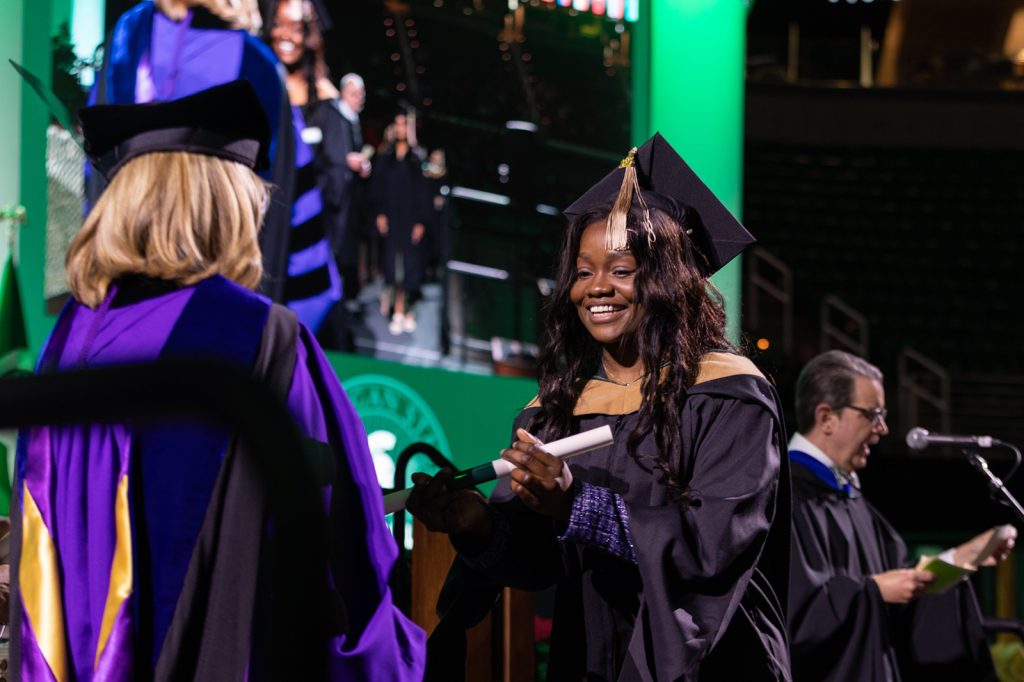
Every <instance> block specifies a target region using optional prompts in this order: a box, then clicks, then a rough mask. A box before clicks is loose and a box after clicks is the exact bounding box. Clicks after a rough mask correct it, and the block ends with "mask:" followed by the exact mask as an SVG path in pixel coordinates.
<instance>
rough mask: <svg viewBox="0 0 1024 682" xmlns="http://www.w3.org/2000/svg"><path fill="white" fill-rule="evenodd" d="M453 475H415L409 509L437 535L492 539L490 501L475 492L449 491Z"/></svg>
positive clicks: (440, 472)
mask: <svg viewBox="0 0 1024 682" xmlns="http://www.w3.org/2000/svg"><path fill="white" fill-rule="evenodd" d="M451 476H452V472H450V471H447V470H444V471H439V472H438V473H437V475H436V476H433V477H430V476H427V475H426V474H422V473H415V474H413V475H412V482H413V489H412V492H411V493H410V494H409V500H408V501H407V502H406V505H405V508H406V509H408V510H409V513H411V514H412V515H413V516H415V517H416V518H417V519H419V520H420V521H422V522H423V524H424V525H425V526H426V527H427V529H428V530H431V531H433V532H435V533H448V534H458V533H469V534H470V535H475V536H477V537H480V538H486V537H488V536H490V534H491V515H490V513H489V512H488V511H487V502H486V501H485V500H484V498H483V496H482V495H481V494H480V493H478V492H477V491H475V490H453V491H449V490H446V489H445V487H444V484H445V481H447V480H448V479H449V478H451Z"/></svg>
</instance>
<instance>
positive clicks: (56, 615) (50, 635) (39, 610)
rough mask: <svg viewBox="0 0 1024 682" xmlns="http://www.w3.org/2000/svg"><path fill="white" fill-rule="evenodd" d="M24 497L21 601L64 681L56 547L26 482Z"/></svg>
mask: <svg viewBox="0 0 1024 682" xmlns="http://www.w3.org/2000/svg"><path fill="white" fill-rule="evenodd" d="M22 499H23V505H24V511H23V516H22V519H21V533H22V536H21V537H22V548H21V562H20V563H19V565H18V578H19V580H20V583H21V584H20V585H19V589H20V590H21V603H22V605H23V608H24V609H25V615H26V617H27V618H28V621H29V624H30V625H31V626H32V631H33V632H34V633H35V636H36V641H37V643H38V644H39V651H40V653H42V655H43V658H44V659H45V660H46V663H47V665H49V666H50V672H52V673H53V677H54V679H55V680H56V681H57V682H64V680H67V679H68V667H67V666H68V664H67V643H66V640H65V637H64V606H63V603H62V600H61V586H60V574H59V573H58V571H57V548H56V546H55V545H54V543H53V538H52V537H51V536H50V531H49V529H48V528H47V527H46V523H45V521H43V515H42V513H40V511H39V507H38V506H37V505H36V501H35V499H34V498H33V497H32V492H31V491H30V490H29V488H28V485H27V484H25V485H23V487H22Z"/></svg>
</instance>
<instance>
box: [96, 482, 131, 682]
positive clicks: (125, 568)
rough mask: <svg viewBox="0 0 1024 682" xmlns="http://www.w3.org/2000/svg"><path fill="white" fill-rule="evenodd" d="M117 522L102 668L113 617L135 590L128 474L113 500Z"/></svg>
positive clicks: (102, 631)
mask: <svg viewBox="0 0 1024 682" xmlns="http://www.w3.org/2000/svg"><path fill="white" fill-rule="evenodd" d="M114 523H115V524H116V525H115V532H116V536H115V537H116V539H115V541H114V559H113V561H111V564H110V586H109V587H108V588H107V603H106V605H105V606H104V607H103V624H102V625H101V627H100V638H99V641H98V642H97V643H96V661H95V664H94V665H95V667H96V668H99V665H100V656H101V655H102V654H103V650H104V649H105V648H106V646H107V642H108V641H109V639H110V633H111V631H112V630H113V629H114V620H115V619H116V618H117V614H118V612H120V611H121V607H122V606H123V605H124V603H125V602H126V601H127V600H128V597H130V596H131V594H132V584H133V583H132V580H133V578H132V529H131V516H130V515H129V510H128V476H127V474H125V475H122V476H121V480H120V481H118V483H117V493H116V497H115V501H114Z"/></svg>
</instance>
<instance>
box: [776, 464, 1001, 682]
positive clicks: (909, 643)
mask: <svg viewBox="0 0 1024 682" xmlns="http://www.w3.org/2000/svg"><path fill="white" fill-rule="evenodd" d="M791 470H792V476H793V538H792V561H791V562H790V566H791V580H790V592H789V627H790V638H791V643H792V655H793V679H794V680H797V681H798V682H799V681H807V682H827V681H830V680H835V681H837V682H839V681H851V682H853V681H856V682H861V681H863V682H875V681H877V682H884V681H885V680H893V681H898V680H904V681H906V680H918V679H921V680H924V679H929V680H938V679H942V680H972V681H974V680H994V679H995V672H994V669H993V666H992V659H991V656H990V655H989V654H988V649H987V645H986V643H985V636H984V632H983V631H982V629H981V621H980V612H979V609H978V604H977V600H976V599H975V596H974V592H973V590H972V589H971V586H970V583H969V582H965V583H962V584H960V585H959V586H958V587H956V588H954V589H952V590H950V591H949V592H947V593H945V594H942V595H933V596H925V597H922V598H920V599H918V600H916V601H915V602H914V603H912V604H910V605H908V606H894V605H887V604H886V603H885V602H883V601H882V595H881V592H880V591H879V589H878V586H877V584H876V583H875V581H874V580H872V579H871V576H872V575H874V574H877V573H882V572H884V571H888V570H891V569H896V568H906V567H909V564H908V562H907V548H906V545H905V543H904V542H903V540H902V538H900V536H899V534H898V533H897V532H896V531H895V529H893V527H892V526H890V525H889V523H888V522H887V521H886V520H885V519H884V518H883V517H882V515H881V514H879V513H878V510H876V509H875V508H874V507H873V506H872V505H871V504H870V503H869V502H868V501H867V500H866V499H864V497H862V496H857V497H853V498H851V497H849V496H848V495H847V493H845V492H843V491H841V490H836V489H835V488H833V487H830V486H829V485H828V484H827V483H825V482H824V481H823V480H822V479H821V478H819V477H818V476H816V475H815V474H814V473H813V472H811V471H810V469H808V468H807V467H806V466H804V465H803V464H801V463H799V462H793V463H792V469H791Z"/></svg>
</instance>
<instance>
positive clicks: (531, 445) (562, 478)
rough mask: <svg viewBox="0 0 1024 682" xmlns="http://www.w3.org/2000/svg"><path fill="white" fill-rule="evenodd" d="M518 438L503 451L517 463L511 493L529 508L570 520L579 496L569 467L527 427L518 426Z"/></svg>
mask: <svg viewBox="0 0 1024 682" xmlns="http://www.w3.org/2000/svg"><path fill="white" fill-rule="evenodd" d="M516 438H517V439H518V440H516V442H515V443H513V444H512V447H510V448H506V449H504V450H502V451H501V457H502V459H507V460H508V461H510V462H512V463H513V464H515V465H516V468H515V469H513V470H512V473H511V475H510V478H511V479H512V481H511V484H510V487H511V488H512V492H513V493H515V495H516V496H517V497H518V498H519V499H520V500H522V501H523V504H525V505H526V506H527V507H529V508H530V509H533V510H534V511H536V512H539V513H541V514H545V515H547V516H553V517H554V518H556V519H559V520H561V521H568V520H569V513H570V512H571V511H572V503H573V500H574V499H575V497H576V493H575V489H574V488H573V487H572V474H571V473H570V472H569V467H568V466H567V465H566V464H565V462H563V461H562V460H560V459H559V458H557V457H555V456H554V455H549V454H548V453H546V452H544V450H543V445H541V443H540V441H539V440H537V439H536V438H534V437H533V436H532V435H530V432H529V431H527V430H526V429H518V430H517V431H516Z"/></svg>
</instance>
